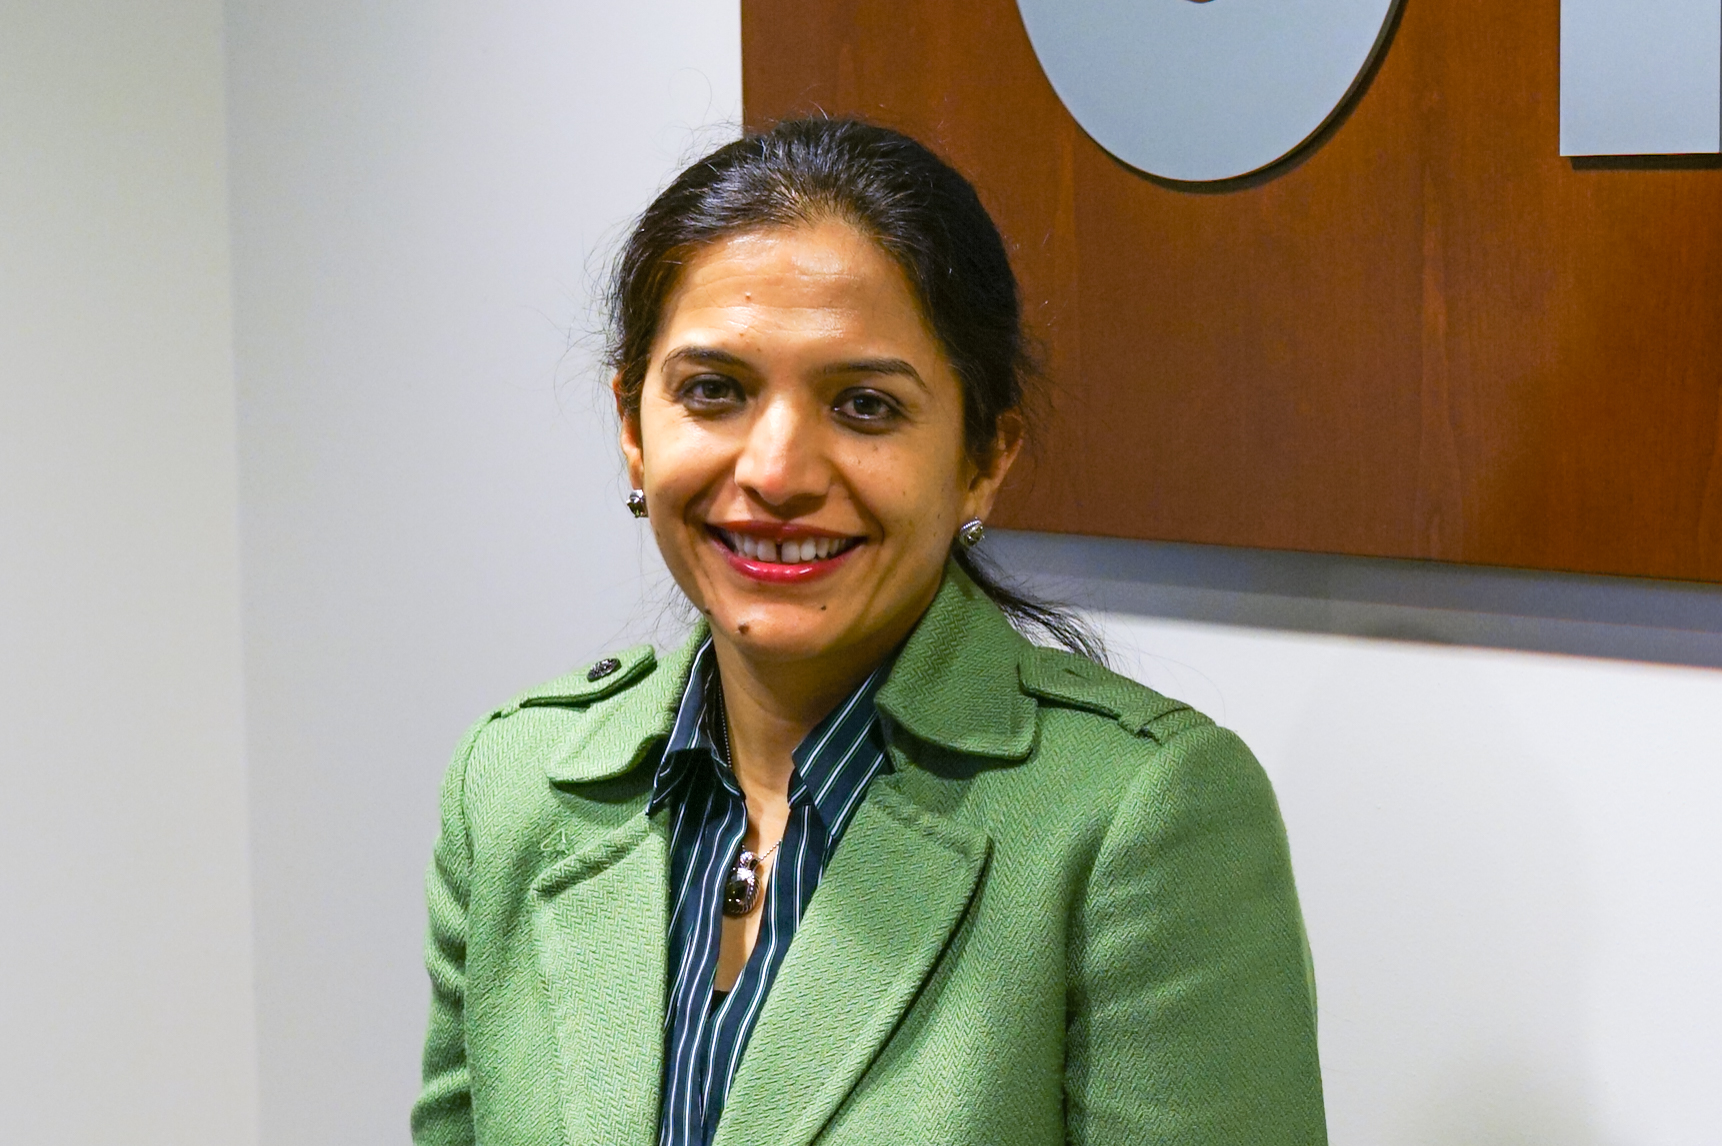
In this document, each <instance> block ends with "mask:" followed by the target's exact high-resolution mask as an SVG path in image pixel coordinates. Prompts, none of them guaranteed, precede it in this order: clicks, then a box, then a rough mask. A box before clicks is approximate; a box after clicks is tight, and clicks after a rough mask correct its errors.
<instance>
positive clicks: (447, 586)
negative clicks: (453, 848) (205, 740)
mask: <svg viewBox="0 0 1722 1146" xmlns="http://www.w3.org/2000/svg"><path fill="white" fill-rule="evenodd" d="M228 12H229V17H230V26H229V51H230V60H231V67H230V70H229V75H230V77H231V79H230V87H229V92H230V99H231V103H230V119H231V124H232V127H231V139H232V164H233V167H232V180H233V201H234V244H235V248H234V257H235V284H236V298H237V308H238V322H237V356H238V375H239V409H240V450H241V464H242V473H243V477H242V490H243V506H244V519H243V535H244V554H245V572H246V579H245V618H246V671H247V681H248V693H249V697H250V704H249V709H248V729H249V736H250V752H251V761H252V784H253V803H252V807H253V819H252V829H253V838H254V847H255V851H254V862H255V869H256V884H255V887H256V897H257V950H258V960H257V966H258V1016H259V1029H260V1047H261V1052H260V1053H261V1063H262V1080H263V1125H264V1140H265V1141H266V1142H270V1143H282V1144H287V1143H292V1144H295V1146H297V1144H300V1143H307V1142H315V1143H319V1144H323V1146H336V1144H339V1143H355V1144H357V1143H366V1144H374V1143H384V1142H404V1141H405V1140H406V1111H407V1106H408V1104H409V1103H410V1101H411V1099H412V1097H413V1095H414V1093H415V1092H416V1086H417V1075H418V1048H419V1044H420V1041H421V1039H422V1036H423V1026H424V1015H425V1008H426V1003H427V1000H428V989H427V985H426V981H425V978H424V973H423V970H422V967H421V963H420V949H421V941H422V935H423V930H424V911H423V899H422V892H421V886H422V884H421V881H422V873H423V870H424V865H425V862H426V859H427V857H428V854H429V847H430V843H431V839H432V835H433V833H434V829H435V822H436V821H435V811H434V800H435V793H436V786H437V781H438V777H439V776H440V774H441V771H442V769H443V766H444V764H445V763H446V761H447V759H448V755H449V753H450V752H451V750H452V749H453V747H454V744H455V741H456V739H457V738H458V737H459V735H460V733H461V732H462V731H463V730H464V728H465V727H466V726H467V725H468V724H469V723H470V722H471V721H473V720H475V719H476V718H478V717H479V716H480V715H482V714H483V713H484V712H485V711H486V710H487V709H488V708H490V707H493V706H495V705H496V704H499V703H501V702H502V701H503V700H505V699H506V698H507V696H508V695H509V694H510V693H512V692H513V691H515V690H517V689H519V688H522V687H524V686H526V685H527V684H530V683H533V682H535V681H538V680H542V679H545V678H548V677H550V676H554V675H556V674H558V673H561V672H564V671H566V670H567V669H569V668H571V667H573V666H574V665H576V664H579V663H583V662H584V661H585V660H587V659H589V658H591V657H594V656H596V655H597V653H598V652H599V651H601V650H602V649H604V648H606V647H608V646H610V645H611V644H613V643H614V642H616V641H617V640H618V639H624V638H626V639H635V638H636V637H637V634H639V633H640V632H641V631H643V630H649V629H651V628H653V627H654V625H655V623H656V621H657V619H658V617H659V616H660V614H661V613H662V612H663V609H664V606H663V605H662V603H661V602H662V599H663V598H662V597H661V596H660V597H654V596H652V595H651V594H647V595H646V596H645V597H644V599H643V598H642V593H641V590H640V582H641V570H642V552H641V549H640V541H641V539H642V538H643V537H645V536H646V535H645V534H644V533H643V531H642V530H641V528H640V527H639V525H638V523H636V522H634V521H633V519H632V518H630V517H629V516H628V514H627V513H626V512H625V511H624V510H623V508H622V504H621V498H622V495H623V493H624V492H625V487H624V486H623V483H622V481H621V466H620V462H619V460H618V455H617V451H616V447H615V442H614V430H613V428H612V419H611V417H610V415H609V414H608V413H607V412H606V410H605V408H604V402H603V397H602V390H601V386H600V384H599V378H598V376H597V374H596V373H595V372H594V371H593V369H592V368H591V357H590V353H589V350H590V347H589V346H586V345H577V346H575V348H574V350H573V351H572V352H571V353H570V352H569V345H568V341H569V329H570V327H573V328H575V330H576V331H577V332H578V330H579V329H581V328H589V327H590V324H591V323H592V315H591V314H590V308H589V301H590V299H589V293H588V287H589V284H590V282H591V277H592V273H593V272H595V271H596V270H597V269H598V266H599V262H598V260H597V259H596V258H595V256H594V252H599V251H602V250H604V249H605V248H606V245H607V244H608V242H609V241H610V240H612V239H613V238H614V237H615V235H616V234H617V233H618V229H619V227H620V226H621V224H622V223H623V222H624V221H625V220H626V219H627V218H628V217H629V216H631V215H632V214H634V213H635V212H637V211H638V210H640V209H641V208H642V207H643V206H644V205H645V203H646V202H647V200H649V199H650V197H651V196H652V194H653V193H654V192H655V191H656V190H657V188H658V186H659V185H660V183H661V182H662V181H663V180H665V179H666V178H668V176H669V174H671V173H672V171H673V170H674V168H675V167H676V166H677V160H678V159H680V158H683V157H684V156H686V157H688V158H691V157H692V152H693V148H694V147H695V146H696V145H697V143H699V142H701V141H702V140H703V141H705V142H707V143H709V142H710V140H711V139H712V138H713V136H712V135H711V134H710V133H707V134H706V135H703V136H702V135H698V133H696V132H694V131H693V130H692V128H693V126H694V125H699V124H707V123H713V122H723V121H725V120H729V121H738V120H739V116H740V109H739V102H740V101H739V93H740V47H739V37H740V21H739V10H738V8H737V6H736V4H735V3H734V2H733V0H728V2H725V3H710V2H708V0H677V2H667V3H658V4H654V5H649V6H630V5H618V4H610V3H601V2H597V0H579V2H558V3H545V2H542V0H531V2H523V0H499V2H496V3H489V4H475V3H450V2H446V0H423V2H420V3H415V4H391V5H378V4H369V3H360V2H357V0H295V2H294V3H291V4H289V3H260V2H255V0H251V2H246V0H234V2H233V3H230V4H229V6H228ZM648 544H649V542H648ZM671 627H674V626H673V623H672V625H671Z"/></svg>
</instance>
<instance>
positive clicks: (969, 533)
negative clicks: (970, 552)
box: [957, 517, 987, 549]
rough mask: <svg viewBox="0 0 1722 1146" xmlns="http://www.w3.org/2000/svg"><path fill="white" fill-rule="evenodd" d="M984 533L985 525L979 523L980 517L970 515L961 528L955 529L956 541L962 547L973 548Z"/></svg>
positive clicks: (985, 531) (985, 532)
mask: <svg viewBox="0 0 1722 1146" xmlns="http://www.w3.org/2000/svg"><path fill="white" fill-rule="evenodd" d="M986 535H987V527H986V526H984V525H982V524H981V519H980V518H978V517H971V518H969V519H968V520H967V521H965V522H963V524H962V528H960V529H958V530H957V542H958V543H959V544H960V545H962V547H963V548H964V549H973V548H974V547H975V546H977V545H979V544H980V543H981V538H983V537H985V536H986Z"/></svg>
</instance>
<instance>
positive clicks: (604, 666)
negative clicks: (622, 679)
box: [586, 657, 622, 680]
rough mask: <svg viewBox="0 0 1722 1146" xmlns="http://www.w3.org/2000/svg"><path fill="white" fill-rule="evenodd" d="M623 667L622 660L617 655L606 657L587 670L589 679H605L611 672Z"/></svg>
mask: <svg viewBox="0 0 1722 1146" xmlns="http://www.w3.org/2000/svg"><path fill="white" fill-rule="evenodd" d="M621 667H622V662H621V661H619V660H617V659H616V658H615V657H605V658H604V659H603V660H601V661H599V662H598V663H597V664H595V665H593V666H592V667H591V668H589V669H587V670H586V679H587V680H603V679H604V678H605V677H607V676H609V675H610V674H611V673H613V672H615V671H616V670H617V669H619V668H621Z"/></svg>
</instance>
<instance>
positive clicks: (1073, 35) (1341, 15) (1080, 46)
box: [1017, 0, 1397, 182]
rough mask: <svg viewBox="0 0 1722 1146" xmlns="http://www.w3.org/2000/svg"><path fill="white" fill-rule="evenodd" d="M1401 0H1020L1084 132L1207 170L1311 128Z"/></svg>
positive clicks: (1178, 175)
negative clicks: (1209, 0) (1205, 0)
mask: <svg viewBox="0 0 1722 1146" xmlns="http://www.w3.org/2000/svg"><path fill="white" fill-rule="evenodd" d="M1396 3H1397V0H1211V2H1202V0H1017V7H1018V8H1019V9H1020V10H1021V12H1022V22H1023V25H1024V26H1025V27H1026V28H1027V29H1028V37H1029V41H1030V42H1031V43H1032V44H1033V45H1034V51H1035V55H1036V56H1037V57H1039V59H1040V65H1041V67H1042V68H1043V69H1045V71H1046V75H1047V78H1048V79H1050V80H1051V81H1052V86H1053V89H1054V90H1055V91H1057V92H1058V96H1059V98H1060V99H1062V100H1063V101H1064V105H1065V107H1067V108H1069V109H1070V114H1071V115H1072V116H1074V117H1075V119H1076V122H1077V123H1079V124H1081V125H1082V128H1083V130H1084V131H1086V132H1088V134H1089V135H1091V136H1093V137H1094V141H1095V142H1096V143H1098V144H1100V146H1102V147H1104V148H1105V149H1106V150H1107V151H1109V152H1111V153H1112V154H1113V155H1115V156H1117V157H1118V158H1119V159H1122V160H1123V161H1124V162H1125V163H1128V164H1129V165H1130V166H1132V167H1135V168H1137V169H1138V170H1141V171H1146V172H1148V173H1149V174H1150V175H1158V176H1160V177H1162V178H1165V179H1178V180H1184V181H1189V182H1210V181H1213V180H1216V179H1232V178H1236V177H1237V176H1239V175H1248V174H1249V173H1250V172H1252V171H1259V170H1260V169H1262V168H1263V167H1266V166H1268V165H1269V164H1271V163H1274V162H1275V161H1277V160H1280V159H1283V158H1284V157H1285V156H1287V155H1289V154H1291V153H1292V152H1293V151H1296V150H1297V149H1298V147H1299V145H1301V144H1302V143H1304V142H1305V141H1306V140H1308V139H1309V138H1310V137H1311V136H1313V135H1314V134H1315V133H1316V132H1317V131H1320V130H1321V126H1322V125H1323V124H1324V123H1326V122H1327V121H1328V120H1329V119H1330V118H1331V117H1332V116H1333V115H1334V113H1335V112H1337V111H1338V110H1339V109H1340V108H1341V107H1343V106H1344V105H1345V101H1346V97H1347V96H1348V95H1350V94H1351V90H1352V88H1353V87H1355V86H1356V85H1357V83H1358V81H1359V80H1360V79H1361V78H1362V77H1363V75H1364V74H1365V73H1366V71H1367V70H1368V68H1369V63H1370V61H1371V60H1372V59H1373V58H1374V56H1375V54H1376V52H1377V51H1379V50H1380V49H1381V48H1382V47H1383V46H1384V45H1385V41H1386V38H1387V32H1388V29H1389V27H1390V20H1389V17H1391V16H1392V14H1393V8H1394V5H1395V4H1396Z"/></svg>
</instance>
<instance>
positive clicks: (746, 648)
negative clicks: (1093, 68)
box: [413, 120, 1325, 1146]
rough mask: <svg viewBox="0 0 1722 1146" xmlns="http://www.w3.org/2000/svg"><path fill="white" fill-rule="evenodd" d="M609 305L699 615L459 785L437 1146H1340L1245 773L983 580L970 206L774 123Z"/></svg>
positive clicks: (985, 453)
mask: <svg viewBox="0 0 1722 1146" xmlns="http://www.w3.org/2000/svg"><path fill="white" fill-rule="evenodd" d="M612 302H613V308H612V309H613V312H614V316H615V323H616V330H615V333H614V348H615V349H614V366H615V380H614V389H615V394H616V402H617V407H618V409H619V411H620V414H621V439H622V450H623V453H624V454H625V456H626V458H627V463H628V471H629V475H630V477H631V478H632V484H633V486H634V487H635V488H634V492H633V493H632V494H631V495H630V497H629V506H630V508H632V509H633V511H634V512H635V514H636V516H642V517H645V518H647V519H648V521H649V524H650V527H651V529H652V531H653V534H654V536H655V537H656V540H657V543H658V547H659V549H660V550H661V552H662V553H663V556H664V560H665V562H666V563H667V564H668V566H669V568H670V571H671V572H672V574H673V575H674V577H675V579H676V582H677V584H678V585H679V586H680V587H681V589H682V591H683V592H684V593H685V594H686V595H687V597H688V599H689V600H690V601H692V602H693V604H694V605H695V606H696V607H697V608H698V610H699V612H700V614H701V618H702V619H701V621H700V623H699V624H698V626H697V627H696V629H695V632H694V634H693V636H692V637H691V638H690V640H689V641H688V643H687V644H686V645H685V646H684V647H683V648H682V649H680V650H679V651H677V652H675V653H672V654H670V655H668V656H666V657H665V658H663V659H662V660H659V659H657V657H656V656H655V655H654V653H653V651H652V650H651V649H649V648H637V649H632V650H629V651H627V652H623V653H618V654H617V655H615V656H613V657H606V658H604V659H602V660H599V661H598V662H597V663H595V664H593V665H591V666H590V667H588V668H583V669H581V670H579V671H577V672H575V673H572V674H570V675H569V676H567V677H564V678H561V679H559V680H555V681H552V682H550V683H549V684H547V685H544V686H542V687H540V688H537V689H534V690H532V691H530V692H527V693H525V694H524V695H523V696H521V697H519V698H517V699H516V700H515V701H513V702H512V703H511V704H509V705H508V706H507V707H505V708H503V709H501V710H499V711H498V712H496V713H495V714H493V715H492V716H491V717H489V718H488V719H487V720H485V721H484V722H482V723H481V724H480V725H479V726H478V727H477V728H475V729H474V730H473V732H472V733H471V734H469V735H468V737H467V738H466V740H465V742H464V743H463V744H462V745H461V748H460V750H459V752H458V753H457V755H456V757H455V761H454V764H453V765H452V767H451V768H450V770H449V773H448V778H447V780H446V782H445V785H444V789H443V827H442V835H441V838H440V840H439V842H438V844H437V847H436V853H435V859H434V863H433V865H432V870H431V874H430V878H429V899H430V914H431V929H430V942H429V945H428V965H429V969H430V974H431V979H432V984H433V1001H432V1009H431V1020H430V1032H429V1036H428V1039H427V1045H426V1051H425V1083H424V1091H423V1093H422V1095H421V1097H420V1099H419V1102H418V1104H417V1105H416V1107H415V1108H414V1114H413V1125H414V1134H415V1139H416V1141H417V1142H419V1143H421V1144H425V1146H429V1144H439V1146H440V1144H445V1143H466V1142H474V1141H477V1142H480V1143H483V1144H485V1146H525V1144H528V1143H530V1144H533V1146H541V1144H545V1143H551V1142H555V1143H642V1144H645V1143H651V1142H653V1141H656V1142H658V1143H661V1144H663V1146H692V1144H704V1143H708V1142H709V1143H716V1144H718V1146H742V1144H743V1143H759V1144H761V1146H763V1144H766V1143H770V1144H772V1146H785V1144H790V1146H799V1144H803V1143H811V1142H820V1143H828V1144H832V1146H837V1144H841V1143H857V1144H859V1143H891V1144H893V1146H897V1144H906V1143H917V1144H919V1143H974V1144H982V1143H984V1144H988V1146H996V1144H1001V1143H1056V1142H1066V1141H1070V1142H1084V1143H1119V1144H1124V1143H1200V1144H1210V1143H1211V1144H1214V1146H1219V1144H1221V1143H1224V1144H1228V1146H1233V1144H1240V1143H1274V1144H1282V1143H1283V1144H1295V1146H1303V1144H1308V1143H1318V1142H1322V1141H1324V1140H1325V1132H1324V1129H1323V1116H1322V1103H1321V1089H1320V1079H1319V1074H1318V1068H1317V1062H1316V1045H1315V1017H1314V1002H1313V998H1312V991H1311V986H1310V983H1311V980H1310V976H1309V967H1308V961H1307V955H1306V947H1305V943H1304V938H1303V930H1302V924H1301V921H1300V919H1299V915H1298V908H1297V902H1296V896H1295V893H1294V890H1293V886H1292V878H1291V871H1290V867H1289V864H1288V860H1287V854H1286V846H1285V839H1284V832H1283V829H1282V827H1281V824H1280V819H1279V814H1278V811H1277V808H1276V806H1275V803H1274V799H1273V795H1272V792H1271V791H1270V789H1269V787H1268V783H1267V780H1266V778H1265V777H1264V776H1263V774H1262V772H1261V770H1260V768H1259V767H1258V766H1257V765H1256V763H1255V761H1254V760H1253V759H1252V758H1251V756H1250V754H1249V752H1248V750H1247V749H1245V748H1244V746H1243V745H1242V744H1241V743H1240V742H1239V741H1238V740H1237V738H1236V737H1234V736H1233V735H1231V734H1230V733H1228V732H1225V731H1224V730H1221V729H1219V728H1217V727H1215V726H1214V725H1213V724H1212V723H1211V722H1210V721H1208V720H1207V719H1206V718H1204V717H1202V716H1200V715H1198V714H1197V713H1195V712H1193V711H1191V710H1190V709H1189V708H1187V707H1186V706H1184V705H1181V704H1178V703H1176V702H1174V701H1171V700H1168V699H1166V698H1165V697H1162V696H1160V695H1158V694H1156V693H1154V692H1151V691H1149V690H1148V689H1146V688H1143V687H1141V686H1139V685H1137V684H1134V683H1132V682H1130V681H1128V680H1125V679H1123V678H1121V677H1118V676H1115V675H1113V674H1111V673H1109V672H1107V671H1106V670H1105V669H1104V668H1102V667H1100V665H1098V664H1096V663H1095V662H1094V660H1092V659H1090V658H1088V657H1086V656H1083V655H1080V650H1081V648H1082V644H1081V642H1080V640H1078V639H1077V638H1076V637H1075V635H1074V630H1073V629H1072V628H1071V626H1070V625H1069V624H1068V622H1066V621H1064V620H1063V619H1062V618H1061V617H1060V616H1059V615H1058V614H1057V613H1054V612H1052V611H1050V610H1047V609H1045V608H1043V607H1040V606H1036V605H1034V604H1032V603H1030V602H1026V601H1023V600H1022V599H1020V598H1017V597H1014V596H1012V595H1011V594H1009V593H1008V592H1006V591H1004V590H1003V589H1001V588H999V587H998V586H997V585H995V584H993V583H992V582H991V581H990V580H989V579H988V578H987V577H985V576H984V575H983V573H982V571H981V569H980V568H979V566H978V565H977V564H976V563H975V561H974V558H973V554H972V553H971V552H970V547H971V546H972V545H974V544H975V543H976V542H977V541H978V540H979V539H980V536H981V534H982V532H983V526H982V524H981V523H982V522H984V521H985V519H986V517H987V515H988V513H989V512H990V510H991V508H992V504H993V499H994V496H995V494H996V493H997V491H998V488H999V484H1000V483H1001V482H1002V481H1003V480H1004V478H1005V475H1006V474H1007V473H1008V471H1009V470H1010V467H1011V463H1012V461H1013V460H1014V459H1015V458H1016V456H1017V453H1018V451H1019V449H1020V448H1021V445H1022V442H1023V439H1024V434H1025V431H1026V426H1025V422H1024V416H1023V392H1022V379H1023V377H1024V373H1025V372H1024V355H1023V342H1022V334H1021V330H1020V315H1019V308H1018V303H1017V297H1016V287H1015V282H1014V280H1013V278H1012V275H1011V270H1010V266H1009V262H1008V260H1007V258H1006V253H1005V248H1004V245H1003V243H1002V241H1001V240H1000V238H999V235H998V233H997V231H996V229H995V228H994V227H993V224H992V222H991V220H990V219H989V218H988V217H987V214H986V212H985V210H984V209H983V208H982V206H981V204H980V202H979V200H978V199H977V198H976V196H975V194H974V191H973V190H972V189H971V188H970V186H969V185H968V183H967V182H965V181H964V180H963V178H962V177H961V176H960V175H958V174H957V173H956V172H955V171H953V170H951V169H950V168H949V167H947V166H946V165H945V164H943V163H942V162H941V161H940V160H938V159H937V158H936V157H935V156H933V155H932V154H931V153H930V152H929V151H927V150H926V149H925V148H923V147H921V146H920V145H919V144H917V143H915V142H914V141H912V140H910V139H907V138H906V137H904V136H901V135H898V134H896V133H894V132H890V131H886V130H883V129H880V128H877V127H872V126H868V125H864V124H860V123H854V122H845V121H832V120H815V121H800V122H791V123H785V124H782V125H780V126H778V127H777V128H775V129H773V130H771V131H768V132H765V133H763V134H758V135H752V136H749V137H747V138H745V139H743V140H741V141H739V142H736V143H733V144H730V145H729V146H726V147H724V148H721V149H719V150H718V151H716V152H714V153H713V154H712V155H710V156H708V157H707V158H705V159H703V160H701V161H700V162H698V163H696V164H694V165H693V166H692V167H690V168H688V170H687V171H685V172H683V173H682V175H681V176H680V177H679V178H678V179H677V180H676V181H675V182H674V183H673V184H672V185H671V186H670V187H669V188H668V189H667V190H666V191H665V192H664V193H663V194H662V195H661V196H659V197H658V199H657V200H656V201H655V202H654V203H653V204H652V206H651V207H650V208H648V209H647V211H646V213H645V214H644V215H643V216H642V217H641V219H640V221H639V223H638V224H637V226H636V228H635V230H634V232H633V234H632V236H631V238H630V240H629V242H628V244H627V246H626V248H625V250H624V251H623V253H622V256H621V258H620V260H619V263H618V269H617V273H616V280H615V286H614V290H613V298H612ZM1013 617H1014V618H1015V619H1016V620H1017V621H1018V622H1020V623H1028V624H1032V623H1035V622H1039V623H1040V624H1041V625H1042V627H1043V628H1044V627H1048V626H1050V629H1051V631H1052V632H1053V633H1054V635H1061V636H1063V637H1064V638H1066V640H1065V643H1067V644H1070V645H1072V646H1073V647H1075V648H1076V649H1077V650H1078V651H1076V652H1066V651H1054V650H1052V649H1048V648H1041V647H1037V646H1036V645H1034V644H1031V643H1030V642H1029V641H1028V640H1027V639H1025V638H1024V637H1023V636H1021V635H1019V633H1018V631H1017V630H1016V628H1014V627H1013V625H1012V623H1011V621H1012V618H1013ZM744 1052H745V1053H744Z"/></svg>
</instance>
